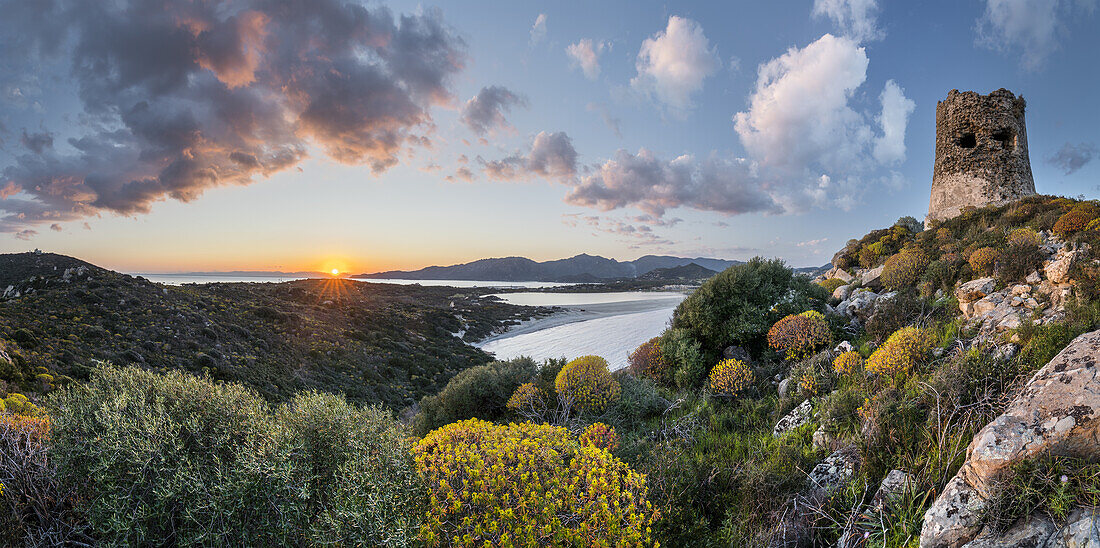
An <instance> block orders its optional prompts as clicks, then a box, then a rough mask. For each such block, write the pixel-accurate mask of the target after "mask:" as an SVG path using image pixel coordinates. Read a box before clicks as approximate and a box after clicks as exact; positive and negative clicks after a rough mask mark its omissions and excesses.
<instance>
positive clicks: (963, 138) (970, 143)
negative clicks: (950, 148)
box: [955, 133, 978, 148]
mask: <svg viewBox="0 0 1100 548" xmlns="http://www.w3.org/2000/svg"><path fill="white" fill-rule="evenodd" d="M955 144H956V145H959V146H960V147H962V148H974V147H976V146H978V140H977V139H976V138H975V137H974V134H973V133H963V134H962V135H960V136H959V137H958V138H957V139H955Z"/></svg>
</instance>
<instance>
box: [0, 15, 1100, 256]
mask: <svg viewBox="0 0 1100 548" xmlns="http://www.w3.org/2000/svg"><path fill="white" fill-rule="evenodd" d="M0 13H4V17H3V19H2V20H0V198H2V199H0V252H19V251H26V250H30V249H33V248H36V247H37V248H41V249H43V250H45V251H51V252H57V253H63V254H67V255H73V256H76V257H79V258H82V259H85V260H88V261H91V262H93V263H96V264H99V265H101V266H104V267H108V268H113V269H117V270H122V271H129V272H172V271H195V270H238V269H241V270H243V269H248V270H265V269H269V270H300V269H317V270H322V269H323V270H326V271H327V270H330V269H332V268H338V269H340V270H341V271H354V272H364V271H377V270H386V269H393V268H400V269H407V268H419V267H422V266H427V265H430V264H452V263H457V262H465V261H469V260H474V259H478V258H483V257H502V256H510V255H522V256H526V257H530V258H533V259H536V260H546V259H556V258H562V257H568V256H572V255H575V254H578V253H591V254H599V255H604V256H608V257H613V258H617V259H623V260H629V259H633V258H636V257H638V256H640V255H646V254H671V255H681V256H700V255H702V256H712V257H719V258H729V259H746V258H749V257H752V256H754V255H765V256H778V257H782V258H784V259H786V260H787V261H788V262H789V263H791V264H792V265H794V266H809V265H819V264H823V263H825V262H827V261H828V260H829V258H830V257H831V256H832V253H833V252H834V251H835V250H836V249H838V248H839V247H841V246H843V245H844V243H845V241H846V240H847V239H849V238H852V237H858V236H861V235H862V234H864V233H866V232H867V231H868V230H869V229H872V228H877V227H881V226H885V225H889V224H890V223H892V222H893V221H894V220H895V219H897V218H898V217H900V216H902V215H912V216H914V217H917V218H919V219H923V217H924V214H925V213H926V212H927V208H928V194H929V184H930V181H931V173H932V162H933V154H934V150H933V139H934V131H935V107H936V101H937V100H940V99H943V98H944V97H945V96H946V95H947V92H948V91H949V90H951V89H952V88H957V89H960V90H975V91H979V92H982V93H988V92H990V91H993V90H995V89H997V88H1000V87H1006V88H1008V89H1010V90H1012V91H1013V92H1016V93H1018V94H1022V95H1023V96H1024V97H1025V98H1026V99H1027V101H1028V110H1027V130H1028V144H1029V147H1030V151H1031V165H1032V169H1033V171H1034V174H1035V182H1036V188H1037V190H1038V191H1039V192H1041V193H1045V194H1059V195H1067V196H1077V195H1084V196H1086V197H1088V198H1095V197H1097V196H1098V195H1100V187H1098V184H1100V167H1098V166H1100V161H1097V157H1098V156H1100V150H1098V145H1100V136H1098V133H1097V132H1098V128H1100V100H1098V99H1097V90H1100V57H1098V56H1097V53H1096V52H1098V51H1100V13H1097V1H1096V0H985V1H973V2H971V1H967V2H958V1H955V0H945V1H939V2H890V3H885V2H882V3H879V4H878V5H876V2H875V0H817V1H810V0H807V1H783V2H757V1H751V2H750V1H746V2H674V3H661V2H649V1H629V2H626V1H622V2H553V3H533V2H487V1H484V2H483V1H466V0H464V1H461V2H457V1H455V2H444V3H439V4H431V3H420V2H388V3H377V2H369V3H359V2H351V1H348V2H345V1H338V0H239V1H226V2H204V1H183V0H160V1H138V0H134V1H132V2H126V1H123V0H118V1H113V2H91V1H87V0H84V1H74V0H55V1H46V0H43V1H38V2H25V1H22V0H0Z"/></svg>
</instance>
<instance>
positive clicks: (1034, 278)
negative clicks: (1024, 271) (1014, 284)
mask: <svg viewBox="0 0 1100 548" xmlns="http://www.w3.org/2000/svg"><path fill="white" fill-rule="evenodd" d="M1024 281H1025V282H1027V283H1029V284H1031V285H1035V284H1037V283H1039V282H1041V281H1043V278H1042V276H1040V275H1039V271H1038V270H1036V271H1035V272H1032V273H1031V274H1028V275H1027V278H1024Z"/></svg>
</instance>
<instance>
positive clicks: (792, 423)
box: [772, 400, 813, 438]
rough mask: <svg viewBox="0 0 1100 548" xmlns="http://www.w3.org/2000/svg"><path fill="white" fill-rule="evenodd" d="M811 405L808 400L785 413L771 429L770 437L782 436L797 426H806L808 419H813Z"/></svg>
mask: <svg viewBox="0 0 1100 548" xmlns="http://www.w3.org/2000/svg"><path fill="white" fill-rule="evenodd" d="M812 412H813V404H811V403H810V400H806V401H804V402H802V403H800V404H798V407H795V408H794V409H792V410H791V412H790V413H787V414H786V415H785V416H784V417H783V418H781V419H779V422H778V423H776V425H775V428H773V429H772V435H773V436H775V437H777V438H778V437H779V436H782V435H783V434H786V433H787V432H790V431H791V430H794V429H795V428H798V427H799V426H802V425H804V424H807V423H809V422H810V419H811V418H813V413H812Z"/></svg>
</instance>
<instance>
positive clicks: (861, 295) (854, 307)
mask: <svg viewBox="0 0 1100 548" xmlns="http://www.w3.org/2000/svg"><path fill="white" fill-rule="evenodd" d="M878 299H879V294H878V293H875V292H874V291H871V290H870V289H867V288H859V289H857V290H855V291H853V292H852V294H851V295H850V296H849V297H848V299H847V300H845V301H843V302H841V303H840V304H838V305H836V311H837V312H839V313H841V314H844V315H845V316H848V317H849V318H852V319H856V320H860V321H866V320H867V318H869V317H871V314H872V313H873V312H874V311H875V301H877V300H878Z"/></svg>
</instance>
